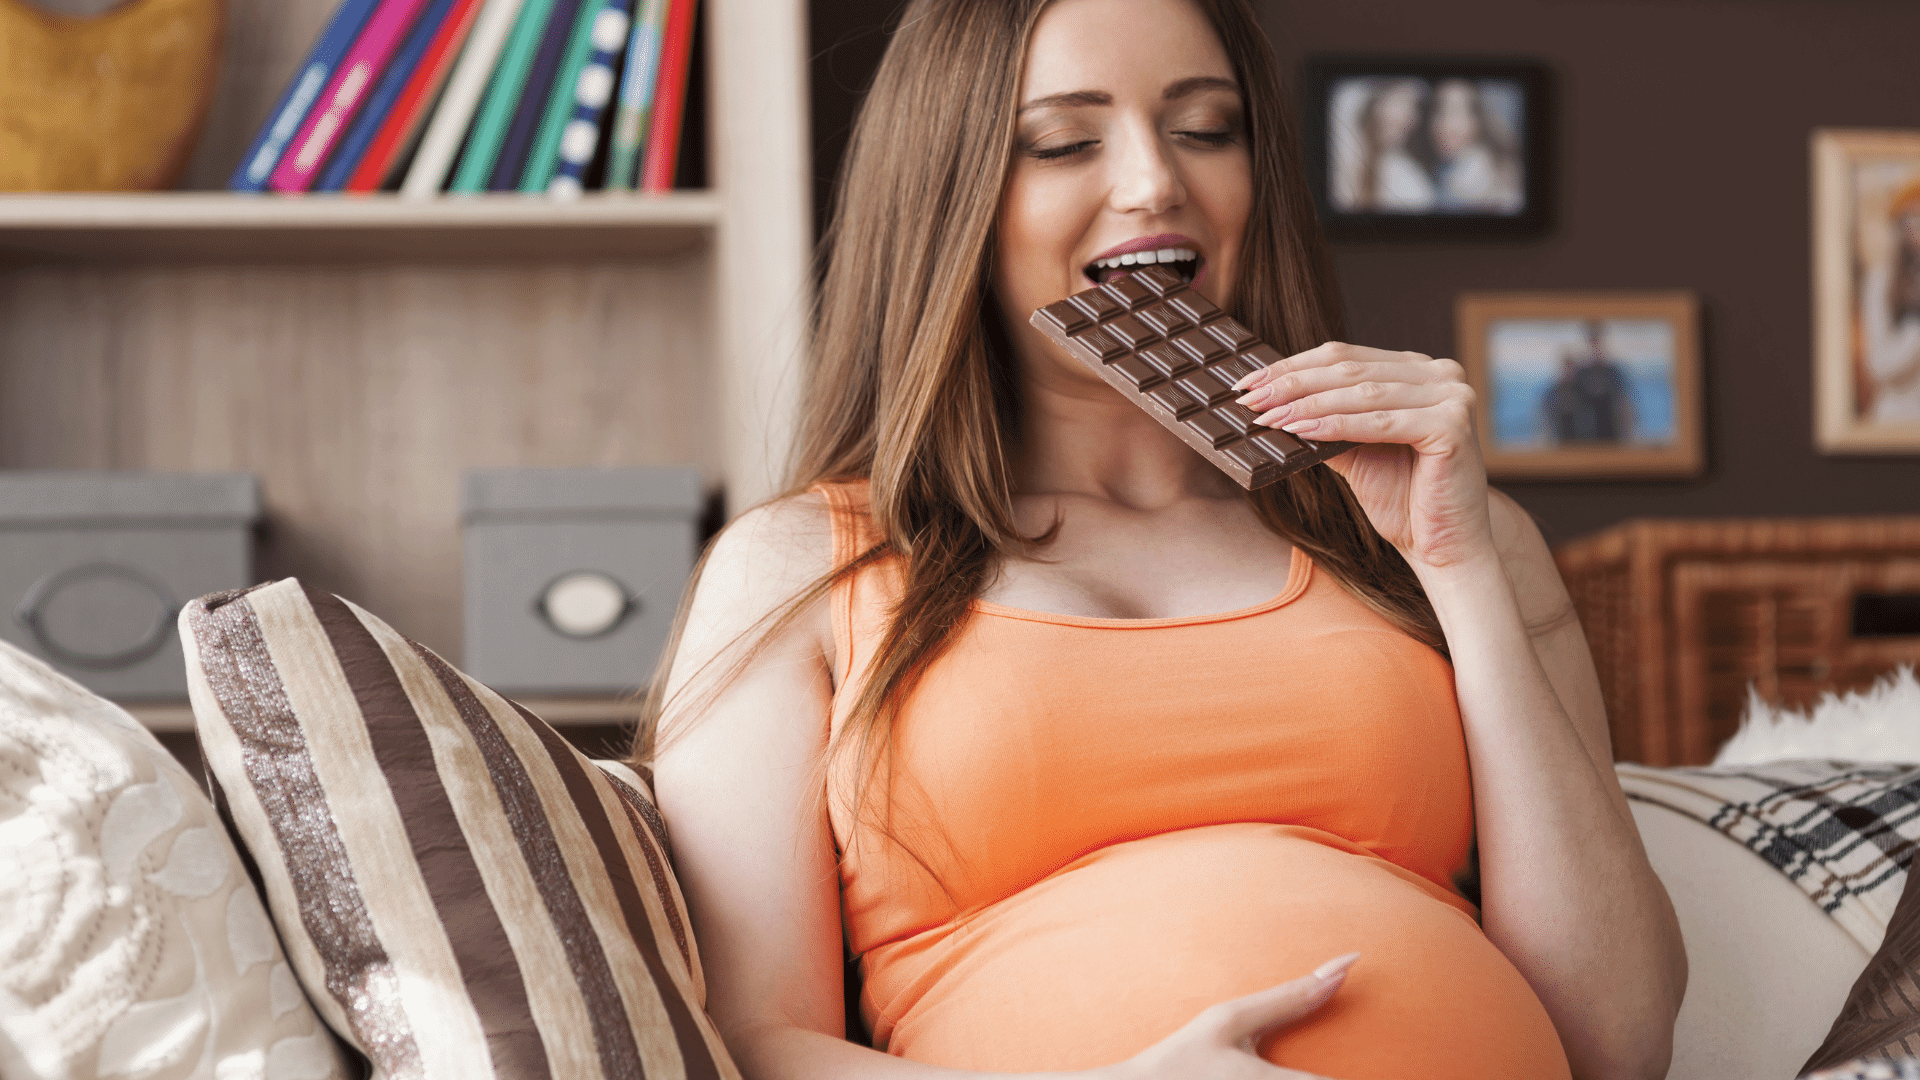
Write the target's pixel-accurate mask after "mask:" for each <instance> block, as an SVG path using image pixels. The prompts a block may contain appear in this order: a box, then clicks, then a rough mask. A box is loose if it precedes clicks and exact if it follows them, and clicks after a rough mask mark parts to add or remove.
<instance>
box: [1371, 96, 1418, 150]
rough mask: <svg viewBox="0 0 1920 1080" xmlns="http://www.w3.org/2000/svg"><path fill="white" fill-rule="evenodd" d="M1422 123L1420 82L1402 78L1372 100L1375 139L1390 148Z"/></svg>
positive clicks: (1380, 146)
mask: <svg viewBox="0 0 1920 1080" xmlns="http://www.w3.org/2000/svg"><path fill="white" fill-rule="evenodd" d="M1419 123H1420V84H1418V83H1415V82H1411V81H1405V80H1403V81H1400V82H1396V83H1394V84H1392V85H1391V86H1388V87H1387V88H1385V89H1384V90H1381V91H1380V96H1379V97H1378V98H1376V99H1375V100H1374V103H1373V143H1374V145H1375V146H1377V147H1379V148H1380V149H1382V150H1391V149H1393V148H1395V147H1397V146H1399V145H1400V144H1401V143H1404V142H1406V141H1407V140H1408V139H1409V138H1411V137H1412V135H1413V129H1414V128H1415V127H1417V126H1418V125H1419Z"/></svg>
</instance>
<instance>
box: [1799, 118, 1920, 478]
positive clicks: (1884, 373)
mask: <svg viewBox="0 0 1920 1080" xmlns="http://www.w3.org/2000/svg"><path fill="white" fill-rule="evenodd" d="M1813 287H1814V318H1813V323H1814V330H1813V334H1814V378H1813V400H1814V406H1813V409H1814V423H1813V430H1814V441H1815V443H1816V444H1817V445H1818V446H1819V448H1820V449H1821V450H1823V451H1825V452H1827V453H1865V454H1920V131H1835V130H1823V131H1815V132H1814V133H1813Z"/></svg>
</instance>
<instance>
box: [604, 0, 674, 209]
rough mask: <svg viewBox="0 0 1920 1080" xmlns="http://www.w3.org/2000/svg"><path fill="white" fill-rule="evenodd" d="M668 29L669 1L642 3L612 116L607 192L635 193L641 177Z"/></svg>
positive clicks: (654, 0)
mask: <svg viewBox="0 0 1920 1080" xmlns="http://www.w3.org/2000/svg"><path fill="white" fill-rule="evenodd" d="M666 26H667V0H641V4H640V15H639V17H638V18H636V19H634V21H633V40H632V41H631V42H630V43H628V45H627V65H626V71H625V73H623V74H622V75H621V76H620V104H619V107H618V108H616V109H615V110H614V113H613V135H612V142H611V143H610V144H609V145H608V147H607V190H608V191H632V190H633V184H634V181H635V180H636V179H637V178H638V176H639V163H640V150H641V148H642V147H644V146H646V144H647V121H648V119H650V118H651V116H652V113H653V90H654V86H655V83H656V80H655V78H654V77H655V75H657V74H658V73H659V71H660V39H661V37H662V36H663V34H664V32H665V30H666Z"/></svg>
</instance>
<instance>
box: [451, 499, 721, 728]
mask: <svg viewBox="0 0 1920 1080" xmlns="http://www.w3.org/2000/svg"><path fill="white" fill-rule="evenodd" d="M461 501H462V518H463V521H464V522H465V536H466V590H465V591H466V605H465V606H466V611H465V632H466V641H465V646H464V648H463V650H462V666H463V667H465V668H466V670H467V672H468V673H469V674H471V675H472V676H473V677H474V678H476V679H479V680H480V681H481V682H484V683H486V684H487V685H489V686H492V687H495V688H496V689H500V690H505V691H508V692H528V691H532V692H545V693H608V692H615V693H617V692H622V691H628V690H636V689H639V688H640V687H643V686H644V685H646V682H647V680H648V679H649V678H650V677H651V676H652V674H653V666H654V664H655V662H656V661H657V660H658V659H659V656H660V650H661V649H662V648H663V647H664V646H665V645H666V641H667V634H668V632H669V631H671V630H672V628H673V616H674V613H675V611H676V610H677V609H678V607H679V604H680V594H681V592H682V591H684V590H685V589H686V586H687V578H688V576H689V575H690V574H691V573H692V572H693V562H694V558H695V556H696V555H697V553H698V552H697V549H698V546H699V531H698V521H699V517H700V511H701V506H702V501H703V500H702V495H701V490H700V474H699V472H698V471H697V470H695V469H692V468H655V469H476V470H472V471H470V472H468V473H467V474H466V482H465V491H464V492H463V493H462V500H461Z"/></svg>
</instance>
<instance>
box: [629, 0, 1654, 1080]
mask: <svg viewBox="0 0 1920 1080" xmlns="http://www.w3.org/2000/svg"><path fill="white" fill-rule="evenodd" d="M1286 116H1287V113H1286V110H1285V109H1284V108H1283V106H1282V104H1281V102H1280V100H1279V98H1278V89H1277V81H1276V76H1275V71H1274V62H1273V59H1272V57H1271V54H1270V52H1269V50H1268V46H1267V44H1266V41H1265V39H1264V38H1263V37H1262V36H1261V32H1260V30H1259V28H1258V26H1257V25H1256V23H1255V22H1254V20H1253V17H1252V15H1251V13H1250V10H1249V8H1248V5H1247V4H1246V3H1245V0H1051V2H1048V0H916V2H914V3H913V4H911V5H910V6H909V8H908V9H907V11H906V12H905V14H904V16H903V18H902V20H901V22H900V26H899V28H898V30H897V31H896V32H895V34H894V37H893V40H892V43H891V45H890V47H889V50H888V53H887V56H886V58H885V60H884V62H883V63H882V65H881V68H880V71H879V74H878V76H877V78H876V80H875V82H874V85H873V88H872V90H871V92H870V94H869V96H868V100H867V102H866V105H865V108H864V111H863V112H862V114H861V117H860V120H859V123H858V125H857V127H856V130H855V132H854V136H853V140H852V146H851V149H850V151H849V158H848V163H847V166H846V173H845V176H844V177H843V183H842V187H841V189H840V192H839V201H838V206H837V210H836V213H835V216H834V219H833V228H832V231H831V242H830V257H829V259H828V262H827V265H826V272H825V277H824V280H823V284H822V288H821V299H820V308H819V311H818V313H817V322H816V326H815V331H816V333H815V339H814V345H813V354H812V367H811V369H810V372H809V379H808V384H807V386H806V387H805V390H804V393H805V400H804V405H803V416H804V425H803V430H802V432H801V435H800V440H799V443H800V445H799V457H798V462H797V465H796V471H795V477H794V484H793V486H792V489H791V491H790V492H789V494H788V495H786V496H785V497H783V498H780V499H777V500H774V501H772V502H770V503H768V504H766V505H763V506H760V507H757V508H755V509H753V510H751V511H749V512H747V513H745V514H744V515H742V516H741V517H740V519H739V520H738V521H736V522H735V523H734V524H733V525H732V526H731V527H729V528H728V529H727V530H726V531H725V532H724V533H723V534H722V535H721V537H720V538H719V539H718V540H717V541H716V543H715V545H714V546H713V548H712V549H711V551H710V552H709V554H708V556H707V559H706V561H705V563H704V567H703V570H702V573H701V575H700V577H699V579H698V582H697V584H696V586H695V589H694V591H693V593H692V597H691V600H690V603H689V607H688V609H687V611H686V613H685V615H684V622H683V624H682V628H681V630H680V632H679V634H678V636H677V639H676V643H675V646H674V648H673V649H672V650H670V655H669V658H668V660H667V662H666V663H667V668H666V670H667V672H668V675H667V677H666V678H663V679H660V680H657V681H656V686H657V687H660V688H662V689H661V691H660V694H661V696H660V697H659V698H658V699H657V700H656V702H655V713H654V715H655V716H656V720H655V722H654V724H653V725H652V726H650V727H649V728H648V729H646V730H645V731H644V732H643V736H642V738H641V740H640V743H639V746H638V756H639V757H640V758H641V759H642V760H648V761H651V762H652V763H653V765H654V767H655V769H656V775H657V782H658V790H659V794H660V799H661V803H662V806H663V808H664V810H665V812H666V815H667V818H668V820H669V824H670V826H671V830H672V836H673V854H674V859H675V863H676V866H677V867H678V871H679V874H680V881H681V882H682V884H683V885H684V886H685V889H686V891H687V895H688V899H689V902H690V904H691V907H692V910H693V915H694V929H695V933H696V936H697V938H698V940H699V942H700V950H701V953H702V956H703V957H704V959H705V964H706V971H707V979H708V987H709V1009H710V1011H711V1013H712V1015H713V1017H714V1019H715V1021H716V1022H717V1024H718V1026H719V1029H720V1031H721V1032H722V1034H723V1036H724V1038H725V1039H726V1041H727V1043H728V1045H729V1046H730V1047H731V1049H732V1050H733V1052H734V1054H735V1055H736V1057H737V1058H738V1060H739V1062H740V1065H741V1067H742V1069H743V1070H744V1071H745V1073H746V1074H747V1075H748V1076H749V1077H751V1078H753V1080H786V1078H792V1080H809V1078H818V1080H827V1078H835V1080H842V1078H856V1080H857V1078H865V1077H871V1078H875V1080H891V1078H901V1080H909V1078H916V1077H949V1076H962V1075H968V1074H978V1073H994V1074H1005V1073H1025V1072H1042V1071H1045V1072H1056V1073H1084V1074H1092V1075H1098V1076H1100V1077H1106V1078H1112V1080H1136V1078H1137V1080H1148V1078H1156V1080H1157V1078H1166V1080H1175V1078H1178V1080H1193V1078H1200V1080H1205V1078H1212V1077H1222V1078H1224V1077H1249V1078H1252V1077H1292V1078H1299V1077H1303V1076H1304V1077H1331V1078H1334V1080H1386V1078H1395V1080H1450V1078H1458V1080H1520V1078H1528V1080H1552V1078H1555V1077H1567V1076H1569V1075H1571V1076H1576V1077H1580V1078H1581V1080H1613V1078H1620V1080H1627V1078H1636V1080H1638V1078H1646V1080H1653V1078H1657V1077H1660V1076H1662V1075H1663V1074H1664V1073H1665V1071H1666V1064H1667V1059H1668V1055H1669V1051H1670V1047H1671V1041H1672V1032H1673V1021H1674V1016H1675V1013H1676V1012H1677V1011H1678V1008H1679V1003H1680V998H1681V993H1682V990H1683V987H1684V984H1685V981H1686V968H1685V958H1684V954H1683V952H1682V950H1681V945H1680V938H1679V933H1678V929H1677V926H1676V924H1675V921H1674V917H1673V913H1672V909H1671V907H1670V905H1669V904H1668V902H1667V898H1666V895H1665V893H1664V892H1663V891H1662V889H1661V887H1660V884H1659V882H1658V880H1657V879H1656V878H1655V877H1654V874H1653V872H1652V871H1651V869H1650V868H1649V866H1648V864H1647V859H1646V855H1645V853H1644V851H1643V849H1642V847H1641V844H1640V841H1639V837H1638V834H1637V833H1636V832H1635V829H1634V825H1633V819H1632V818H1631V816H1630V815H1629V813H1628V810H1627V805H1626V801H1625V799H1624V797H1623V796H1622V794H1621V791H1620V788H1619V786H1618V784H1617V783H1616V781H1615V779H1614V774H1613V770H1612V767H1611V755H1610V752H1609V747H1608V736H1607V723H1606V718H1605V716H1604V714H1603V712H1602V709H1601V704H1600V697H1599V689H1598V684H1597V681H1596V679H1595V676H1594V672H1593V667H1592V662H1591V660H1590V658H1589V656H1588V654H1587V650H1586V646H1585V643H1584V640H1583V638H1582V636H1581V633H1580V629H1579V626H1578V624H1577V623H1576V622H1575V621H1574V619H1573V615H1572V609H1571V605H1570V604H1569V601H1568V599H1567V596H1566V593H1565V592H1564V591H1563V589H1562V587H1561V584H1560V579H1559V577H1558V575H1557V574H1556V572H1555V570H1554V566H1553V562H1552V559H1551V557H1550V556H1549V554H1548V552H1547V550H1546V547H1545V545H1544V544H1543V543H1542V541H1541V538H1540V535H1539V533H1538V532H1537V531H1536V530H1535V528H1534V527H1533V525H1532V524H1531V522H1530V521H1529V520H1528V518H1527V516H1526V515H1525V513H1524V512H1522V511H1521V510H1519V509H1518V508H1517V507H1516V506H1515V505H1514V504H1513V503H1511V502H1510V501H1508V500H1507V499H1505V498H1503V497H1501V496H1499V495H1497V494H1494V493H1492V492H1490V491H1489V490H1488V488H1487V485H1486V479H1485V473H1484V470H1483V469H1482V466H1481V463H1480V460H1479V457H1478V454H1477V450H1476V444H1475V440H1474V434H1473V430H1472V427H1471V410H1470V404H1471V400H1470V392H1469V391H1468V389H1467V388H1466V386H1465V385H1464V384H1463V382H1462V380H1461V374H1460V367H1459V366H1458V365H1457V364H1454V363H1453V362H1452V361H1449V360H1435V359H1431V358H1429V357H1425V356H1420V355H1416V354H1412V353H1404V352H1388V351H1384V350H1380V349H1374V348H1366V347H1361V346H1357V345H1345V344H1330V343H1328V342H1329V340H1330V339H1333V338H1335V337H1337V336H1338V317H1337V314H1336V312H1335V301H1334V297H1335V287H1334V283H1333V281H1332V279H1331V277H1330V276H1329V273H1328V270H1327V267H1326V262H1325V259H1324V256H1323V253H1322V249H1321V247H1320V243H1319V240H1318V234H1317V232H1316V228H1315V224H1314V213H1313V206H1312V203H1311V201H1310V200H1309V198H1308V197H1307V194H1306V189H1305V187H1304V185H1303V182H1302V177H1301V174H1300V166H1299V159H1298V157H1297V155H1296V153H1295V150H1294V146H1293V143H1292V140H1291V137H1290V134H1289V132H1288V129H1287V119H1286ZM1142 262H1149V263H1157V264H1159V265H1162V266H1166V267H1168V268H1170V269H1172V270H1174V271H1175V272H1177V273H1180V274H1182V275H1183V276H1185V277H1187V278H1188V279H1190V280H1191V281H1192V282H1193V285H1194V288H1195V289H1197V290H1198V291H1200V292H1202V293H1204V294H1206V295H1207V296H1208V297H1209V298H1211V299H1212V300H1213V301H1214V302H1216V303H1217V304H1219V305H1220V306H1221V307H1223V308H1225V309H1227V310H1228V311H1230V312H1233V313H1234V314H1236V315H1237V316H1238V317H1239V318H1240V319H1241V320H1242V321H1243V322H1245V323H1246V324H1247V325H1248V326H1249V327H1251V328H1252V329H1253V330H1254V331H1255V332H1256V333H1258V334H1260V335H1261V336H1262V337H1264V338H1266V339H1267V340H1269V341H1271V342H1273V343H1274V344H1275V345H1276V346H1277V347H1278V348H1279V349H1280V351H1281V353H1283V354H1290V355H1288V358H1287V359H1285V360H1283V361H1281V362H1279V363H1277V364H1275V365H1273V366H1272V367H1271V368H1268V369H1265V370H1263V371H1261V372H1259V373H1256V374H1255V375H1254V376H1251V377H1250V378H1249V381H1248V384H1247V386H1246V387H1245V390H1246V399H1245V400H1246V402H1247V403H1248V404H1249V405H1250V406H1251V407H1253V408H1254V409H1256V410H1258V411H1259V412H1260V413H1261V414H1262V421H1261V422H1263V423H1266V424H1269V425H1271V426H1275V427H1279V428H1284V429H1285V430H1287V431H1291V432H1297V433H1301V434H1305V435H1308V436H1310V437H1312V438H1315V439H1333V440H1351V441H1354V442H1358V443H1361V444H1363V445H1362V446H1361V447H1360V448H1358V449H1356V450H1354V451H1352V452H1349V453H1347V454H1345V455H1343V456H1341V457H1339V458H1336V459H1335V460H1334V461H1333V462H1332V463H1331V465H1330V466H1324V467H1314V468H1311V469H1309V470H1306V471H1305V472H1303V473H1300V474H1297V475H1295V476H1293V477H1291V478H1288V479H1287V480H1284V481H1281V482H1280V483H1278V484H1275V485H1273V486H1271V487H1269V488H1265V489H1262V490H1260V491H1258V492H1254V493H1252V494H1248V493H1246V492H1243V491H1241V490H1240V489H1239V488H1237V487H1236V486H1235V485H1234V484H1233V483H1232V482H1231V481H1230V480H1228V479H1227V478H1226V477H1225V476H1223V475H1222V474H1221V473H1219V472H1218V471H1216V470H1215V469H1214V468H1213V467H1212V466H1211V465H1209V464H1208V463H1207V462H1206V461H1204V460H1203V459H1202V458H1200V457H1199V456H1198V455H1197V454H1195V453H1194V452H1193V451H1192V450H1190V449H1188V448H1187V446H1186V445H1185V444H1183V443H1182V442H1180V440H1179V439H1178V438H1176V437H1175V436H1173V435H1172V434H1170V433H1169V432H1167V431H1166V430H1165V429H1163V428H1162V427H1160V426H1159V425H1158V424H1157V423H1156V422H1155V421H1154V420H1153V419H1152V418H1150V417H1149V416H1147V415H1146V414H1144V413H1143V412H1141V411H1140V410H1138V409H1137V408H1135V407H1134V406H1133V405H1132V404H1130V403H1129V402H1127V401H1126V400H1125V399H1123V398H1122V397H1121V396H1120V395H1119V394H1118V393H1117V392H1115V391H1114V390H1112V389H1111V388H1109V387H1108V386H1107V384H1106V383H1105V382H1103V381H1102V380H1101V379H1100V377H1099V376H1098V375H1097V374H1095V373H1094V372H1091V371H1089V370H1087V369H1085V368H1084V367H1082V366H1080V364H1079V363H1078V362H1077V361H1076V360H1074V359H1073V358H1071V357H1069V356H1068V355H1066V354H1065V353H1063V352H1061V351H1059V350H1057V349H1056V348H1054V347H1053V346H1052V345H1051V344H1049V343H1048V341H1047V340H1046V339H1045V338H1044V337H1042V336H1041V335H1040V334H1039V333H1038V332H1036V331H1034V330H1032V329H1031V328H1030V327H1029V326H1028V324H1027V316H1028V314H1029V313H1030V312H1031V311H1033V309H1035V308H1036V307H1039V306H1041V305H1044V304H1048V303H1051V302H1053V301H1055V300H1058V299H1060V298H1061V297H1063V296H1066V295H1069V294H1071V293H1074V292H1078V291H1080V290H1082V289H1086V288H1089V287H1091V286H1093V285H1095V284H1097V283H1100V282H1102V281H1104V280H1106V279H1108V278H1110V277H1112V276H1113V275H1116V274H1124V273H1127V272H1128V269H1129V267H1131V266H1137V265H1139V264H1140V263H1142ZM1476 839H1477V852H1478V856H1477V865H1478V868H1479V881H1478V888H1477V889H1475V888H1474V887H1473V884H1472V881H1471V877H1472V875H1471V874H1470V873H1469V872H1468V871H1469V869H1470V867H1471V866H1472V865H1474V863H1475V858H1474V855H1473V852H1474V851H1475V850H1476V843H1475V841H1476ZM1456 882H1464V883H1466V884H1465V889H1466V891H1465V892H1464V893H1463V891H1462V885H1460V884H1456ZM1355 954H1358V956H1357V958H1356V956H1355ZM848 956H851V957H853V958H855V959H857V961H858V971H859V974H860V982H861V990H860V994H859V998H858V1008H859V1011H860V1019H861V1020H862V1021H863V1023H864V1025H865V1027H866V1029H867V1030H868V1031H869V1032H870V1033H871V1042H872V1047H868V1046H863V1045H859V1044H858V1043H856V1042H850V1041H848V1040H847V1039H846V1038H845V1037H844V1032H845V1031H846V1026H845V1016H844V1013H843V1008H844V999H843V996H842V993H843V970H844V967H843V961H844V959H845V958H846V957H848Z"/></svg>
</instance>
